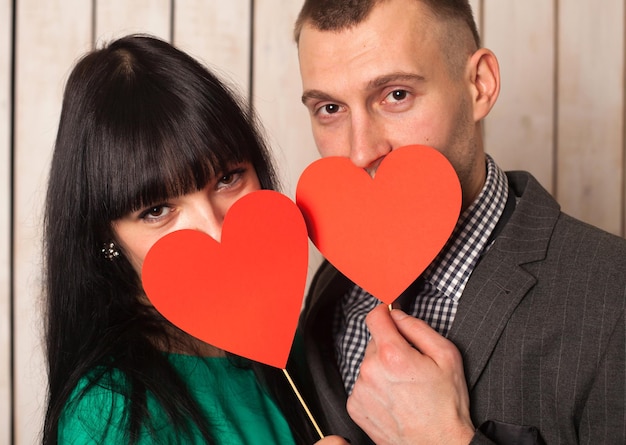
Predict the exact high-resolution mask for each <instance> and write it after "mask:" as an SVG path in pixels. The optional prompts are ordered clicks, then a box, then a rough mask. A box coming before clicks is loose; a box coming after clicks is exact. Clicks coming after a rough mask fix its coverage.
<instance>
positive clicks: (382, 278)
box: [296, 145, 461, 304]
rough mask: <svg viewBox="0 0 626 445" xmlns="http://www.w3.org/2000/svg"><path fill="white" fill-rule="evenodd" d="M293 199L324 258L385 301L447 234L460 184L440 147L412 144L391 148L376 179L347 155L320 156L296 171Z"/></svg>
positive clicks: (393, 296)
mask: <svg viewBox="0 0 626 445" xmlns="http://www.w3.org/2000/svg"><path fill="white" fill-rule="evenodd" d="M296 203H297V204H298V207H300V210H302V213H303V214H304V218H305V220H306V222H307V227H308V231H309V237H310V238H311V241H313V243H314V244H315V246H316V247H317V248H318V249H319V251H320V252H321V253H322V254H323V255H324V257H326V259H327V260H328V261H329V262H330V263H331V264H333V265H334V266H335V267H336V268H337V269H339V270H340V271H341V272H342V273H343V274H344V275H345V276H347V277H348V278H349V279H350V280H352V281H353V282H354V283H356V284H358V285H359V286H361V287H362V288H363V289H365V290H366V291H368V292H369V293H371V294H372V295H374V296H375V297H377V298H378V299H380V300H381V301H383V302H385V303H387V304H390V303H392V302H393V301H394V300H395V299H396V298H397V297H398V296H399V295H400V294H401V293H402V292H403V291H404V290H405V289H406V288H407V287H408V286H409V285H410V284H411V283H412V282H413V281H414V280H415V279H416V278H417V277H418V276H419V275H420V274H421V273H422V272H423V271H424V269H425V268H426V267H427V266H428V265H429V264H430V263H431V262H432V260H433V259H434V258H435V256H436V255H437V253H439V251H440V250H441V249H442V247H443V246H444V245H445V243H446V241H447V240H448V238H449V237H450V234H451V233H452V230H453V229H454V226H455V225H456V222H457V220H458V217H459V212H460V209H461V187H460V184H459V180H458V177H457V175H456V173H455V171H454V168H453V167H452V165H450V163H449V162H448V160H447V159H446V158H445V157H444V156H443V155H442V154H441V153H439V152H438V151H437V150H435V149H434V148H431V147H426V146H422V145H412V146H406V147H402V148H398V149H396V150H394V151H392V152H391V153H389V154H388V155H387V156H386V157H385V158H384V159H383V161H382V162H381V163H380V165H379V167H378V170H377V172H376V176H375V178H374V179H372V178H371V177H370V176H369V175H368V174H367V172H366V171H365V170H363V169H362V168H358V167H356V166H355V165H354V164H352V162H350V160H349V159H347V158H341V157H328V158H323V159H319V160H317V161H315V162H314V163H312V164H311V165H309V166H308V167H307V168H306V169H305V170H304V172H303V173H302V175H301V176H300V179H299V181H298V185H297V189H296Z"/></svg>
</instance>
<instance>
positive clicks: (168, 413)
mask: <svg viewBox="0 0 626 445" xmlns="http://www.w3.org/2000/svg"><path fill="white" fill-rule="evenodd" d="M276 186H277V184H276V178H275V174H274V169H273V167H272V165H271V162H270V159H269V156H268V152H267V149H266V147H265V146H264V143H263V141H262V139H261V137H260V134H259V132H258V129H257V126H256V125H255V122H254V120H253V119H252V117H251V116H250V114H249V113H247V112H246V111H244V108H242V107H241V106H240V105H239V104H238V102H237V101H236V100H235V99H234V95H233V94H232V92H231V91H229V90H228V89H227V88H226V87H225V86H224V85H223V84H222V83H221V82H220V81H219V80H218V79H217V78H216V77H215V76H214V75H212V74H211V73H210V72H208V71H207V70H206V69H205V68H204V67H203V66H201V65H200V64H199V63H198V62H196V61H195V60H194V59H192V58H191V57H189V56H188V55H186V54H185V53H183V52H181V51H179V50H177V49H175V48H174V47H172V46H171V45H169V44H168V43H166V42H163V41H161V40H158V39H156V38H152V37H149V36H139V35H135V36H128V37H124V38H121V39H119V40H117V41H114V42H112V43H111V44H109V45H108V46H106V47H105V48H103V49H99V50H94V51H92V52H91V53H89V54H87V55H86V56H85V57H84V58H82V59H81V60H80V61H79V62H78V64H77V65H76V67H75V68H74V70H73V71H72V73H71V75H70V77H69V79H68V82H67V85H66V89H65V94H64V99H63V109H62V112H61V120H60V124H59V130H58V134H57V139H56V144H55V151H54V156H53V159H52V166H51V170H50V178H49V187H48V194H47V200H46V218H45V246H44V247H45V290H46V298H47V316H46V320H47V325H46V342H47V358H48V372H49V395H48V409H47V413H46V421H45V426H44V443H45V444H56V443H81V444H84V443H110V444H118V443H138V444H145V443H150V444H152V443H167V444H170V443H181V444H188V443H228V444H237V443H242V444H243V443H259V444H262V443H268V444H269V443H281V444H282V443H306V444H311V443H313V442H315V435H314V434H313V430H312V429H311V426H310V423H309V421H308V419H307V418H306V417H305V416H304V415H303V414H302V410H301V409H299V406H298V402H297V400H296V399H295V397H294V396H293V395H292V393H291V390H290V389H289V387H288V386H287V385H286V384H285V383H284V380H283V379H284V377H283V376H282V375H281V372H280V370H276V369H274V368H271V367H269V366H262V365H259V364H254V363H249V362H248V361H246V360H244V359H241V358H237V357H233V356H227V355H226V354H225V353H224V352H223V351H221V350H219V349H217V348H214V347H212V346H210V345H207V344H204V343H202V342H200V341H198V340H196V339H194V338H192V337H190V336H188V335H187V334H185V333H183V332H182V331H180V330H179V329H177V328H176V327H175V326H173V325H171V324H170V323H168V322H167V321H166V320H165V319H163V318H162V317H161V316H160V315H159V314H158V313H157V312H156V311H155V310H154V308H153V307H152V306H151V305H150V304H149V301H148V300H147V298H146V297H145V294H144V293H143V290H142V287H141V282H140V278H139V276H140V270H141V264H142V261H143V257H144V256H145V253H146V252H147V250H148V249H149V248H150V246H151V245H152V244H154V242H156V240H157V239H158V238H160V237H161V236H163V235H165V234H166V233H169V232H171V231H173V230H177V229H182V228H192V229H198V230H203V231H205V232H207V233H209V234H210V235H212V236H214V237H218V238H219V236H220V232H221V222H222V219H223V216H224V214H225V213H226V211H227V210H228V208H229V207H230V205H231V204H232V203H233V202H234V201H236V200H237V199H238V198H239V197H241V196H243V195H245V194H246V193H249V192H250V191H253V190H257V189H260V188H263V189H273V188H275V187H276ZM270 388H271V389H270ZM270 392H271V394H272V396H270V395H269V394H270ZM279 406H282V407H283V408H284V409H283V410H280V409H279V408H278V407H279ZM294 407H295V409H294ZM287 416H288V417H287ZM321 442H323V443H324V444H325V445H330V444H331V443H336V444H341V443H345V442H344V441H343V440H342V439H339V438H333V437H328V438H326V439H324V440H322V441H321Z"/></svg>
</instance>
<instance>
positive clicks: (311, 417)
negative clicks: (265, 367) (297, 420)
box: [283, 369, 324, 439]
mask: <svg viewBox="0 0 626 445" xmlns="http://www.w3.org/2000/svg"><path fill="white" fill-rule="evenodd" d="M283 373H284V374H285V377H287V381H288V382H289V384H290V385H291V388H292V389H293V392H295V393H296V397H298V400H299V401H300V405H302V408H304V411H305V412H306V414H307V416H309V419H310V420H311V423H312V424H313V427H314V428H315V431H317V434H319V436H320V439H323V438H324V435H323V434H322V430H320V427H319V426H318V425H317V422H316V421H315V419H314V418H313V415H312V414H311V411H309V407H308V406H306V402H305V401H304V399H303V398H302V396H301V395H300V392H299V391H298V388H296V385H294V383H293V380H291V376H290V375H289V372H288V371H287V370H286V369H283Z"/></svg>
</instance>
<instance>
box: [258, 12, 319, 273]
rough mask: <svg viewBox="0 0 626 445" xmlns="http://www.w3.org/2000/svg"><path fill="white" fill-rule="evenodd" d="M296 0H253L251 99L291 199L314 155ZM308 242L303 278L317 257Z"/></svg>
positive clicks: (285, 190) (315, 154) (317, 262)
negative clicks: (301, 67) (296, 38)
mask: <svg viewBox="0 0 626 445" xmlns="http://www.w3.org/2000/svg"><path fill="white" fill-rule="evenodd" d="M302 3H303V1H302V0H297V1H294V0H257V1H256V2H255V25H254V29H255V34H254V76H253V100H254V102H253V103H254V106H255V108H256V109H257V111H258V113H259V116H260V117H261V120H262V121H263V123H264V124H265V128H266V130H267V134H268V137H269V140H270V141H271V145H272V147H273V151H274V157H275V159H276V160H277V163H278V166H279V168H280V173H281V178H283V186H284V187H283V189H284V192H285V193H286V194H288V195H289V196H290V197H291V198H294V195H295V188H296V185H297V181H298V178H299V177H300V173H302V170H304V168H305V167H306V166H307V165H309V164H310V163H311V162H313V161H314V160H315V159H318V158H319V154H318V153H317V149H316V148H315V143H314V141H313V135H312V133H311V127H310V123H309V114H308V112H307V110H306V108H305V107H304V105H302V101H301V97H302V82H301V81H300V71H299V67H298V52H297V47H296V44H295V42H294V40H293V24H294V22H295V20H296V17H297V15H298V12H299V11H300V7H301V5H302ZM309 246H310V252H311V254H310V256H309V280H310V279H311V278H312V274H313V273H314V272H315V270H316V269H317V266H318V265H319V263H320V261H321V256H320V255H319V253H318V252H317V250H316V249H315V247H314V246H313V244H311V243H309Z"/></svg>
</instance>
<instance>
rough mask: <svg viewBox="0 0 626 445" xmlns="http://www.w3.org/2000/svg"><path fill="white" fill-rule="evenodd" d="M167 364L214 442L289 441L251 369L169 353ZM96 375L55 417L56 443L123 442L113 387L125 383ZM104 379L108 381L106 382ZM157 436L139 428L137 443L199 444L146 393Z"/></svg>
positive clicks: (120, 405)
mask: <svg viewBox="0 0 626 445" xmlns="http://www.w3.org/2000/svg"><path fill="white" fill-rule="evenodd" d="M168 359H169V361H170V363H171V364H172V365H173V366H174V367H175V368H176V370H177V371H178V372H179V373H180V375H181V376H182V377H183V378H184V379H185V381H186V382H187V384H188V387H189V388H190V391H191V392H192V395H193V396H194V397H195V398H196V400H197V401H198V403H199V404H200V407H201V408H202V410H203V413H204V414H205V415H206V418H207V419H208V422H209V425H210V426H211V433H212V435H213V438H214V439H215V443H217V444H224V445H240V444H241V445H243V444H247V445H249V444H294V439H293V437H292V435H291V431H290V430H289V426H288V424H287V421H286V420H285V418H284V417H283V415H282V413H281V412H280V410H279V409H278V407H277V406H276V404H275V403H274V401H273V400H272V399H271V398H270V397H269V395H267V394H266V393H265V392H264V391H263V389H262V388H261V387H260V386H259V384H258V382H257V379H256V377H255V375H254V372H253V371H252V370H251V369H245V368H240V367H237V366H236V365H233V364H232V363H231V362H230V361H229V359H228V358H226V357H211V358H202V357H195V356H189V355H179V354H168ZM109 377H110V378H107V379H100V380H99V381H98V383H97V384H95V385H93V386H92V387H91V388H90V389H88V390H87V392H85V393H83V390H84V389H85V388H86V387H87V386H89V383H90V379H89V377H88V376H87V377H84V378H82V379H81V380H80V382H79V384H78V385H77V387H76V389H75V390H74V391H73V393H72V396H70V398H69V400H68V402H67V404H66V406H65V408H64V411H63V415H62V416H61V419H60V421H59V435H58V438H59V444H63V445H65V444H77V445H78V444H80V445H86V444H116V445H117V444H124V443H127V442H128V439H127V437H126V430H127V427H126V414H127V412H126V403H127V399H126V397H125V396H123V395H122V394H120V393H119V392H118V391H116V390H115V389H114V388H115V386H116V385H117V386H118V387H119V385H122V387H123V385H124V383H125V378H124V375H123V374H122V373H121V372H120V371H113V372H112V373H111V375H110V376H109ZM105 381H108V383H105ZM148 410H149V412H150V413H151V414H152V415H153V418H154V423H153V425H154V426H155V430H156V434H151V433H150V432H149V431H148V430H147V429H146V430H144V431H142V433H141V438H140V440H139V443H140V444H155V443H159V444H160V443H163V444H171V443H191V444H202V443H204V441H203V439H202V437H201V435H200V433H199V432H197V433H195V434H194V438H193V439H192V440H190V439H186V438H181V437H179V436H180V435H179V434H177V432H176V431H174V429H173V427H172V426H171V424H170V423H169V421H168V419H167V418H166V415H165V413H164V412H163V411H162V408H161V407H160V406H159V405H158V404H157V403H156V401H155V399H154V397H153V396H151V395H150V394H148Z"/></svg>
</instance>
